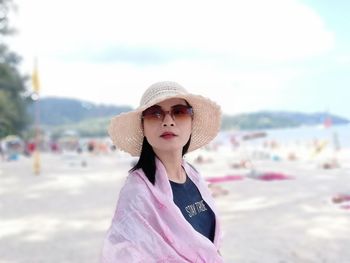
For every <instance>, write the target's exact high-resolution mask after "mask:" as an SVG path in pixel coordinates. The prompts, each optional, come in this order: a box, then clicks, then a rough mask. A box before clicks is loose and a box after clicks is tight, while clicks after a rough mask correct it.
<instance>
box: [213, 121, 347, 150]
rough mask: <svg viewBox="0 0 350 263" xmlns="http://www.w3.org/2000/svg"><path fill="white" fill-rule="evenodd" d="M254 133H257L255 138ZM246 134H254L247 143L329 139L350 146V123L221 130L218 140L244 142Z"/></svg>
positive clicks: (342, 145)
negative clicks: (233, 139) (326, 125)
mask: <svg viewBox="0 0 350 263" xmlns="http://www.w3.org/2000/svg"><path fill="white" fill-rule="evenodd" d="M254 135H256V136H255V137H256V138H254ZM244 136H252V137H253V138H252V139H250V140H244V142H245V143H246V144H261V143H263V142H266V141H272V140H273V141H276V142H277V143H280V144H289V143H312V142H315V141H327V142H330V143H332V144H336V145H337V147H340V148H350V124H345V125H332V126H330V127H325V126H323V125H322V126H321V125H320V126H302V127H297V128H284V129H266V130H254V131H239V130H236V131H221V132H220V133H219V135H218V136H217V138H216V141H221V142H230V141H231V140H232V138H235V140H237V141H238V142H240V141H241V142H242V141H243V139H242V138H244Z"/></svg>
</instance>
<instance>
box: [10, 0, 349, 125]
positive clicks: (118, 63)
mask: <svg viewBox="0 0 350 263" xmlns="http://www.w3.org/2000/svg"><path fill="white" fill-rule="evenodd" d="M15 2H16V3H17V5H18V12H17V13H16V14H15V15H13V18H12V21H13V24H14V26H15V27H17V29H18V31H19V33H18V35H17V36H16V37H14V38H13V39H11V40H10V41H9V43H10V44H11V46H12V47H13V49H15V50H16V51H17V52H18V53H20V54H22V56H23V58H24V61H23V64H22V70H23V72H26V73H30V72H31V71H32V68H33V60H34V57H37V58H38V60H39V71H40V79H41V83H42V91H41V95H42V96H60V97H73V98H79V99H83V100H88V101H92V102H96V103H108V104H116V105H121V104H123V105H125V104H127V105H130V106H132V107H137V105H138V103H139V99H140V98H141V95H142V92H143V91H144V89H145V88H147V87H148V86H149V85H151V84H152V83H154V82H156V81H160V80H174V81H177V82H179V83H180V84H182V85H183V86H184V87H185V88H187V89H188V90H189V91H191V92H193V93H197V94H202V95H204V96H207V97H210V98H212V99H214V100H215V101H217V102H218V103H219V104H220V105H221V106H222V109H223V111H224V113H228V114H235V113H241V112H253V111H258V110H293V111H300V112H320V111H326V110H328V111H330V112H331V113H334V114H337V115H340V116H343V117H347V118H349V119H350V107H349V106H348V98H349V97H350V91H349V88H350V87H349V86H350V36H349V33H348V32H349V31H350V22H349V19H348V18H347V16H348V14H349V13H350V1H325V0H313V1H311V0H299V1H298V0H265V1H259V0H246V1H235V0H230V1H228V0H227V1H224V0H217V1H205V0H202V1H198V0H192V1H188V0H187V1H185V0H178V1H166V0H162V1H161V0H149V1H136V0H130V1H118V0H101V1H99V2H96V1H87V0H85V1H83V0H75V1H69V0H62V1H52V0H51V1H48V0H31V1H25V0H17V1H15ZM96 3H98V4H96ZM28 84H29V88H30V83H28Z"/></svg>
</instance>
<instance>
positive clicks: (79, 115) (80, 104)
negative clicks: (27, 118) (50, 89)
mask: <svg viewBox="0 0 350 263" xmlns="http://www.w3.org/2000/svg"><path fill="white" fill-rule="evenodd" d="M39 103H40V123H41V124H43V125H48V126H56V125H67V124H72V123H77V122H81V121H84V120H88V119H92V118H94V119H96V118H105V117H111V116H114V115H117V114H119V113H121V112H126V111H130V110H131V109H132V108H131V107H129V106H112V105H104V104H94V103H91V102H87V101H81V100H77V99H67V98H56V97H52V98H51V97H47V98H43V99H41V100H40V102H39ZM28 111H29V113H30V114H31V116H34V105H30V107H29V109H28Z"/></svg>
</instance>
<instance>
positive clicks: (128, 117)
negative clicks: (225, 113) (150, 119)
mask: <svg viewBox="0 0 350 263" xmlns="http://www.w3.org/2000/svg"><path fill="white" fill-rule="evenodd" d="M170 98H181V99H185V100H186V101H187V102H188V103H189V104H190V105H191V106H192V108H193V123H192V136H191V143H190V146H189V149H188V152H190V151H194V150H196V149H198V148H200V147H202V146H204V145H206V144H207V143H209V142H210V141H211V140H212V139H214V137H215V136H216V135H217V133H218V131H219V129H220V125H221V109H220V106H219V105H218V104H216V103H215V102H213V101H211V100H210V99H208V98H205V97H203V96H200V95H194V94H191V93H188V92H187V91H186V90H185V89H184V88H183V87H182V86H180V85H179V84H178V83H176V82H171V81H163V82H157V83H155V84H153V85H152V86H150V87H149V88H148V89H147V90H146V91H145V93H144V94H143V96H142V98H141V102H140V106H139V107H138V108H137V109H136V110H133V111H130V112H126V113H121V114H120V115H117V116H115V117H113V118H112V119H111V122H110V125H109V127H108V134H109V136H110V137H111V139H112V141H113V144H114V145H115V146H116V147H117V148H118V149H120V150H122V151H125V152H128V153H130V154H131V155H132V156H139V155H140V154H141V148H142V142H143V137H144V136H143V131H142V125H141V115H142V112H143V111H144V110H145V109H147V108H149V107H151V106H153V105H155V104H157V103H159V102H161V101H164V100H167V99H170Z"/></svg>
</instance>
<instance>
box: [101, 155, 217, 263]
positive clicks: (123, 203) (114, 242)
mask: <svg viewBox="0 0 350 263" xmlns="http://www.w3.org/2000/svg"><path fill="white" fill-rule="evenodd" d="M182 165H183V167H184V169H185V171H186V173H187V175H188V176H189V178H190V179H191V180H192V181H193V182H194V184H195V185H196V186H197V188H198V190H199V191H200V193H201V195H202V198H203V200H204V201H205V202H206V203H207V204H208V205H209V206H210V208H211V209H212V210H213V211H214V213H215V215H216V227H215V236H214V242H211V241H210V240H209V239H208V238H206V237H204V236H203V235H202V234H200V233H198V232H197V231H196V230H195V229H194V228H193V227H192V226H191V225H190V224H189V223H188V222H187V221H186V219H185V218H184V217H183V215H182V213H181V211H180V209H179V208H178V207H177V206H176V204H175V203H174V202H173V194H172V190H171V186H170V183H169V180H168V177H167V174H166V170H165V167H164V165H163V164H162V163H161V161H160V160H158V159H156V167H157V169H156V175H155V177H156V182H155V185H152V183H151V182H149V180H148V179H147V177H146V176H145V174H144V173H143V171H142V170H141V169H139V170H136V171H134V172H132V173H130V174H129V176H128V177H127V180H126V182H125V185H124V186H123V188H122V189H121V191H120V194H119V200H118V204H117V208H116V211H115V214H114V217H113V219H112V223H111V227H110V228H109V230H108V232H107V235H106V238H105V241H104V245H103V249H102V256H101V262H103V263H114V262H128V263H129V262H213V263H219V262H223V259H222V257H221V256H220V255H219V253H218V249H219V246H220V242H221V229H220V222H219V219H218V216H217V210H216V207H215V205H214V200H213V198H212V196H211V194H210V192H209V189H208V187H207V184H206V183H205V182H204V180H203V179H202V178H201V176H200V175H199V174H198V172H197V171H195V170H194V169H193V168H192V167H191V166H190V165H189V164H187V163H186V162H185V161H183V163H182Z"/></svg>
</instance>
